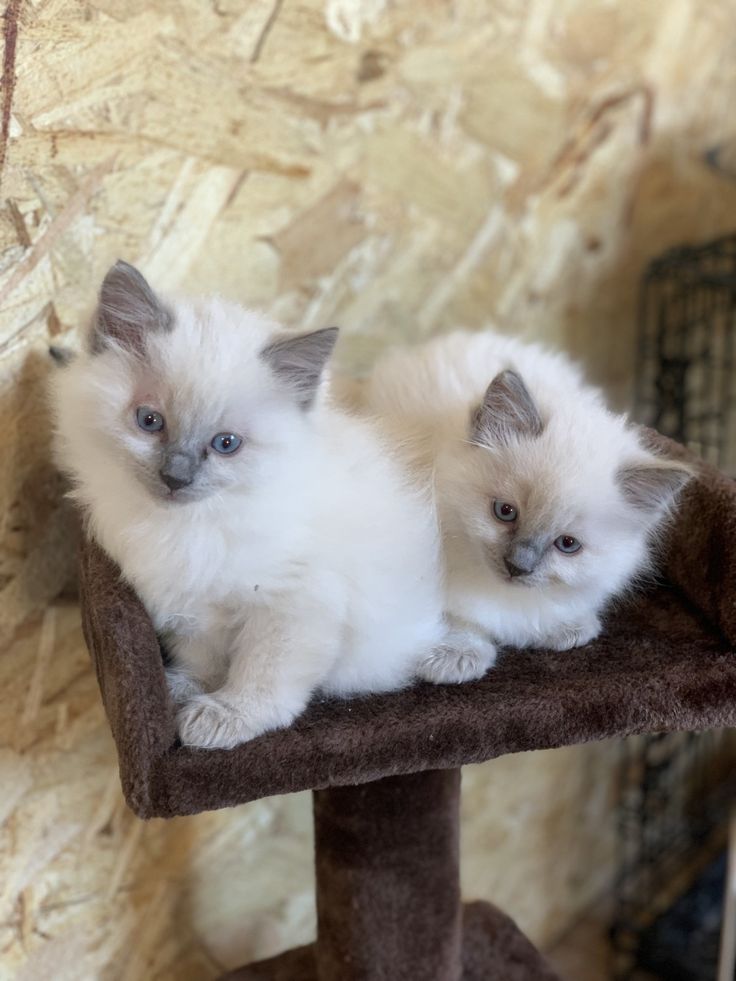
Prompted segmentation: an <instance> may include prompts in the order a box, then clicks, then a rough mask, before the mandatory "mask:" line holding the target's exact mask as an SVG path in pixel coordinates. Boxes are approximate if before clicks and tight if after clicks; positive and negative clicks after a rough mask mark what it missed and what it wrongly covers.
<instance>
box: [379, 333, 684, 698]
mask: <svg viewBox="0 0 736 981" xmlns="http://www.w3.org/2000/svg"><path fill="white" fill-rule="evenodd" d="M362 402H363V405H364V406H365V407H367V408H368V410H369V411H370V412H372V413H373V414H374V415H375V416H376V417H377V418H378V419H379V420H380V422H381V425H382V426H383V428H384V430H385V431H386V432H387V433H388V435H389V436H390V438H391V440H392V441H393V442H394V443H395V444H397V445H399V446H400V447H401V448H402V451H403V453H404V455H405V458H406V459H407V462H408V464H409V466H410V467H411V469H412V470H413V472H414V473H415V474H416V475H417V476H418V478H419V479H420V480H422V481H426V482H428V483H431V484H432V485H433V489H434V495H435V499H436V502H437V509H438V512H439V520H440V525H441V528H442V536H443V546H444V556H445V564H446V596H445V610H446V617H447V620H448V622H449V624H450V627H451V631H450V634H449V641H450V642H449V643H448V645H447V646H445V647H439V648H438V649H437V650H436V651H435V652H434V653H433V655H432V656H431V657H430V658H429V659H428V661H427V663H426V665H425V668H424V671H423V674H424V677H426V678H428V679H429V680H433V681H449V680H458V679H459V678H463V679H468V678H475V677H478V676H480V675H482V674H483V673H484V672H485V671H486V670H487V669H488V668H489V667H490V666H491V665H492V664H493V663H494V661H495V658H496V647H497V645H511V646H515V647H544V648H552V649H555V650H566V649H568V648H571V647H575V646H578V645H582V644H586V643H587V642H588V641H590V640H592V639H593V638H594V637H596V636H597V635H598V633H599V632H600V630H601V621H600V616H601V613H602V611H603V610H604V609H605V607H606V605H607V604H608V603H609V602H610V601H611V599H612V598H613V597H615V596H616V595H618V594H620V593H621V592H622V591H624V590H625V589H626V588H627V587H629V586H630V585H631V584H632V582H634V581H635V579H636V577H637V576H640V575H641V574H642V573H643V572H645V571H646V570H647V569H648V567H649V565H650V560H651V555H652V545H653V544H654V539H655V538H656V534H657V531H658V529H660V528H661V527H662V522H663V521H664V519H665V518H666V517H667V515H668V513H669V512H670V510H671V508H672V507H673V505H674V503H675V501H676V497H677V494H678V492H679V491H680V490H681V488H682V487H683V486H684V484H685V483H686V482H687V480H688V479H689V477H690V471H689V469H688V468H687V467H686V466H684V465H683V464H681V463H678V462H676V461H672V460H667V459H662V458H660V457H657V456H654V455H653V454H652V453H650V452H649V451H647V450H646V449H645V448H644V447H643V446H642V445H641V443H640V441H639V438H638V435H637V433H636V431H635V430H634V429H633V428H632V427H630V426H629V425H628V424H627V422H626V419H625V418H624V417H623V416H619V415H614V414H613V413H611V412H609V411H608V410H607V409H606V407H605V405H604V403H603V400H602V398H601V395H600V393H599V392H598V391H596V390H594V389H593V388H591V387H589V386H588V385H586V384H585V382H584V381H583V379H582V377H581V375H580V372H579V371H578V369H577V368H576V367H575V366H574V365H573V364H572V363H571V362H570V361H568V360H567V358H565V357H564V356H562V355H560V354H554V353H551V352H549V351H547V350H545V349H543V348H541V347H539V346H537V345H534V344H524V343H521V342H519V341H517V340H516V339H513V338H508V337H502V336H499V335H496V334H493V333H491V332H482V333H477V334H469V333H456V334H451V335H449V336H445V337H441V338H437V339H435V340H432V341H430V342H429V343H427V344H425V345H423V346H420V347H418V348H414V349H406V350H397V351H394V352H391V353H389V354H388V355H387V356H386V357H385V358H384V359H383V360H382V361H379V363H378V364H377V365H376V367H375V368H374V370H373V372H372V374H371V376H370V378H369V379H368V382H367V385H366V388H365V391H364V393H363V395H362Z"/></svg>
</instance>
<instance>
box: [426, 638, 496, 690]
mask: <svg viewBox="0 0 736 981" xmlns="http://www.w3.org/2000/svg"><path fill="white" fill-rule="evenodd" d="M495 662H496V648H495V647H494V646H493V644H491V643H490V641H488V642H487V643H484V644H482V645H481V644H476V645H473V646H469V647H460V648H459V647H455V646H453V645H452V644H440V646H439V647H435V649H434V650H433V651H432V653H431V654H430V655H429V657H427V658H426V659H425V660H424V661H422V662H421V664H420V665H419V670H418V672H417V674H418V675H419V677H420V678H421V679H422V680H423V681H431V682H432V683H433V684H435V685H459V684H461V683H462V682H463V681H475V680H476V679H478V678H482V677H483V675H484V674H485V673H486V671H487V670H488V669H489V668H491V667H493V665H494V664H495Z"/></svg>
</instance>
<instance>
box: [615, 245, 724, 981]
mask: <svg viewBox="0 0 736 981" xmlns="http://www.w3.org/2000/svg"><path fill="white" fill-rule="evenodd" d="M735 332H736V235H732V236H729V237H726V238H722V239H718V240H717V241H714V242H711V243H708V244H707V245H703V246H698V247H683V248H677V249H673V250H671V251H669V252H666V253H665V254H664V255H662V256H661V257H659V258H657V259H655V260H654V261H653V262H652V263H651V264H650V265H649V267H648V269H647V271H646V273H645V275H644V279H643V282H642V286H641V294H640V304H639V351H638V363H637V375H636V391H635V415H636V417H637V419H638V420H639V421H640V422H643V423H645V424H647V425H650V426H653V427H655V428H656V429H658V430H659V431H660V432H662V433H664V434H665V435H667V436H671V437H673V438H674V439H676V440H678V441H679V442H682V443H685V444H686V445H687V446H688V447H689V448H690V449H692V450H694V451H695V452H697V453H699V454H701V455H702V456H703V457H705V458H706V459H708V460H709V461H711V462H713V463H716V464H717V465H718V466H720V467H721V468H722V469H724V470H725V471H726V472H727V473H730V474H732V475H734V474H736V420H735V419H734V411H735V408H736V407H735V405H734V378H733V370H734V363H733V359H734V333H735ZM733 737H734V734H733V733H731V732H709V733H702V734H694V733H666V734H661V735H655V736H647V737H636V738H633V739H630V740H627V741H626V742H625V743H624V749H623V754H624V758H623V767H622V776H621V779H622V785H621V793H620V798H619V811H618V819H619V841H620V851H621V860H620V865H619V876H618V882H617V889H616V910H615V917H614V923H613V927H612V941H613V948H614V952H615V965H614V976H615V977H616V978H617V979H619V981H628V979H634V978H638V977H648V978H651V977H658V978H664V979H665V981H675V979H683V981H685V979H688V981H690V979H692V981H696V979H697V981H712V979H713V978H714V977H715V964H716V963H717V946H718V934H719V927H720V900H721V896H720V891H721V886H720V884H721V882H722V871H721V872H719V870H720V869H721V867H722V864H723V862H722V859H721V863H720V865H719V864H718V860H717V858H716V857H717V856H718V854H719V852H722V850H723V847H724V844H725V839H726V828H727V815H728V810H729V808H730V807H731V806H732V804H733V801H734V799H735V798H734V793H735V792H736V782H735V781H734V778H733V776H731V774H733V773H734V772H735V771H736V767H734V763H735V762H736V740H735V739H734V738H733ZM714 860H715V862H716V864H715V865H714V864H713V863H714ZM719 875H720V878H719ZM688 917H690V919H688ZM714 918H715V922H714ZM698 931H700V934H703V935H702V936H699V938H698V940H697V942H695V939H694V938H695V934H696V933H697V932H698ZM680 946H681V947H682V949H681V950H679V949H678V948H679V947H680ZM643 970H646V971H647V973H646V974H642V971H643Z"/></svg>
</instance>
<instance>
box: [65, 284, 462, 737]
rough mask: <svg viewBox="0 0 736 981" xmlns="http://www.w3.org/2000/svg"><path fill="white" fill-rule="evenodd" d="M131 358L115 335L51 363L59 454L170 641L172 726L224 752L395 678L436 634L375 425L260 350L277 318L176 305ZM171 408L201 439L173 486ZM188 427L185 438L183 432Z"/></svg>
mask: <svg viewBox="0 0 736 981" xmlns="http://www.w3.org/2000/svg"><path fill="white" fill-rule="evenodd" d="M168 305H169V308H170V310H171V311H172V313H173V329H172V330H171V332H167V331H165V330H151V331H149V332H148V333H147V334H146V335H145V352H144V354H143V356H142V357H141V356H140V352H138V355H136V354H135V352H129V351H126V350H125V348H124V347H123V346H121V345H118V344H115V343H108V344H107V346H106V347H105V348H104V349H102V350H101V351H100V352H99V353H96V354H90V353H85V354H82V355H80V356H79V357H77V358H76V359H75V360H74V361H73V362H72V363H71V364H70V365H69V366H67V367H65V368H63V369H60V370H59V371H58V372H56V373H55V374H56V377H55V381H54V392H53V397H54V405H55V414H56V431H57V444H56V445H57V458H58V461H59V464H60V466H61V467H62V468H63V469H64V470H65V471H66V472H67V473H68V474H69V476H70V477H71V479H72V481H73V484H74V492H73V493H74V496H75V498H76V499H77V501H78V502H79V503H80V504H81V506H82V507H83V509H84V511H85V512H86V514H87V516H88V519H89V527H90V529H91V532H92V534H93V535H94V536H95V538H96V539H97V540H98V541H99V542H100V544H101V545H102V547H103V548H104V549H105V550H106V551H107V552H108V553H109V554H110V555H111V556H112V557H113V559H115V561H116V562H117V563H118V564H119V566H120V568H121V569H122V571H123V574H124V575H125V577H126V579H127V580H128V581H129V582H130V583H131V584H132V585H133V586H134V588H135V589H136V591H137V592H138V594H139V595H140V597H141V599H142V600H143V602H144V604H145V606H146V608H147V610H148V612H149V613H150V615H151V617H152V620H153V623H154V625H155V627H156V630H157V631H159V632H160V633H161V634H163V635H165V636H166V637H167V638H168V642H169V644H170V645H171V648H172V653H173V656H174V662H175V669H174V670H173V671H172V672H170V685H171V690H172V696H173V697H174V699H175V701H176V702H177V703H178V705H179V715H178V719H179V727H180V732H181V737H182V739H183V741H184V742H185V743H187V744H191V745H195V746H206V747H214V746H223V747H228V746H232V745H234V744H236V743H238V742H242V741H244V740H247V739H250V738H253V737H254V736H257V735H258V734H259V733H262V732H264V731H265V730H267V729H271V728H274V727H278V726H283V725H286V724H288V723H289V722H290V721H291V720H292V719H293V718H294V717H295V716H296V715H297V714H298V713H300V712H301V711H302V709H303V708H304V707H305V705H306V704H307V701H308V699H309V698H310V695H311V694H312V692H314V691H315V690H317V689H319V690H321V691H323V692H328V693H335V694H339V695H346V694H351V693H357V692H375V691H384V690H388V689H394V688H399V687H401V686H403V685H405V684H407V683H408V682H409V681H410V680H411V679H412V678H413V677H414V676H415V674H416V670H417V664H418V662H419V660H420V659H421V658H423V657H425V656H426V654H427V652H428V651H430V650H431V649H432V648H433V647H435V646H436V645H437V643H438V642H439V641H440V639H441V636H442V631H443V627H442V620H441V609H442V598H441V581H440V561H439V543H438V535H437V530H436V525H435V520H434V517H433V514H432V508H431V507H429V506H428V505H427V502H426V500H425V499H424V497H423V496H422V494H421V493H420V492H418V491H417V489H416V488H415V487H414V486H413V485H412V484H410V483H409V482H408V481H407V479H406V478H405V476H404V474H403V471H402V469H401V467H400V466H399V463H398V462H397V460H396V459H395V458H394V456H392V453H391V452H389V450H388V449H387V447H386V445H385V444H384V443H383V442H382V441H381V439H380V438H379V436H378V434H377V431H376V428H375V427H374V426H372V425H371V424H370V423H369V422H368V421H366V420H361V419H358V418H355V417H352V416H350V415H348V414H346V413H344V412H342V411H340V410H339V409H337V408H335V407H333V406H331V405H330V404H329V401H328V398H327V397H326V396H325V393H324V391H321V392H320V393H319V395H318V397H317V399H316V401H315V404H314V405H313V406H312V407H311V408H310V409H308V410H306V411H305V410H304V409H303V408H300V407H299V405H298V404H297V401H296V400H295V399H294V397H293V393H292V392H289V391H288V389H287V388H286V387H285V386H283V385H282V384H280V382H279V379H278V378H277V377H276V376H275V374H274V372H273V371H272V370H271V368H270V367H269V365H268V364H267V363H266V362H265V361H264V359H263V358H262V357H260V352H261V351H262V350H263V349H264V347H266V346H267V345H268V343H269V342H270V341H271V340H272V339H273V337H274V336H276V335H279V336H280V335H281V332H280V330H279V329H278V327H277V325H275V324H273V323H271V322H269V321H267V320H265V319H264V318H262V317H261V316H259V315H257V314H255V313H252V312H248V311H245V310H243V309H241V308H240V307H238V306H235V305H232V304H228V303H225V302H223V301H220V300H217V299H213V300H206V301H199V302H197V303H188V302H183V301H171V302H170V303H169V304H168ZM141 404H145V405H148V406H152V407H154V408H155V409H157V410H158V411H160V412H162V413H163V415H164V416H165V418H166V420H167V423H169V424H170V427H171V431H172V433H174V435H179V436H181V435H182V434H184V435H186V436H187V438H189V439H190V442H191V440H192V439H195V441H196V440H198V441H199V442H198V443H197V444H196V445H198V446H199V447H200V449H201V452H202V453H204V452H205V451H206V449H207V447H208V440H209V439H210V438H211V437H212V436H214V435H215V433H217V432H220V431H228V432H229V431H233V432H235V433H237V434H239V435H241V436H242V437H243V446H242V447H241V449H240V450H239V452H238V453H237V454H235V455H233V456H232V457H219V458H218V457H217V455H216V454H214V453H212V452H210V454H209V456H208V457H207V459H206V460H205V463H204V465H203V466H202V469H201V473H200V474H199V476H198V477H197V480H196V481H195V485H194V486H193V487H192V488H191V489H187V490H186V491H185V492H183V494H182V495H181V497H180V499H179V500H176V499H172V498H171V496H167V492H166V488H165V487H163V486H162V485H161V484H160V482H159V481H158V478H157V473H158V469H157V467H158V465H157V462H156V460H157V456H156V454H157V453H158V452H159V444H158V440H159V439H160V438H161V437H160V435H152V434H150V433H146V432H143V431H141V429H140V428H139V427H138V425H137V423H136V418H135V408H136V406H138V405H141ZM192 434H194V435H192Z"/></svg>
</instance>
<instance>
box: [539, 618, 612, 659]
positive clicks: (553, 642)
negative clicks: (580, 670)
mask: <svg viewBox="0 0 736 981" xmlns="http://www.w3.org/2000/svg"><path fill="white" fill-rule="evenodd" d="M601 629H602V628H601V622H600V620H599V619H598V617H591V618H590V619H589V620H586V621H585V622H584V623H582V624H580V623H578V624H574V625H570V626H568V627H564V628H563V629H561V630H560V632H559V633H557V634H555V635H554V637H550V638H549V639H548V640H547V643H546V645H545V646H546V647H549V649H550V650H552V651H570V650H572V648H573V647H583V646H584V645H585V644H589V643H590V642H591V640H595V638H596V637H597V636H598V634H599V633H600V632H601Z"/></svg>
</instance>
